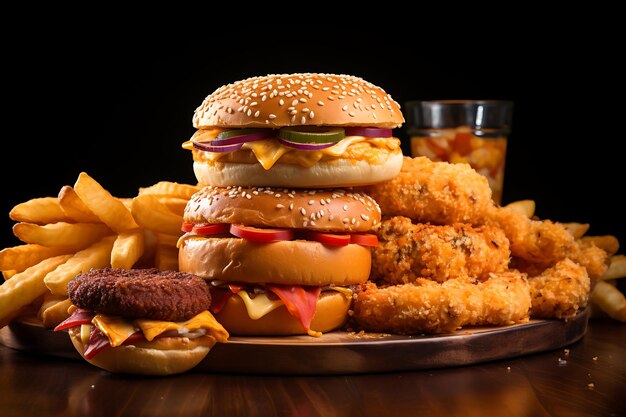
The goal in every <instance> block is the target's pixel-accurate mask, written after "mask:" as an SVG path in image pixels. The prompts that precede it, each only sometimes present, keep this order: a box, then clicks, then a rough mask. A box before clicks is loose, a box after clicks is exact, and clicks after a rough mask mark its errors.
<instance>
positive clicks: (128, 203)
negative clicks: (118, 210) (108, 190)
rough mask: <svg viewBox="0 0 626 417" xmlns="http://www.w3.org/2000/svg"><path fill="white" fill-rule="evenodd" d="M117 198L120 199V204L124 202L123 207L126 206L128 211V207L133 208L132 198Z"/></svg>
mask: <svg viewBox="0 0 626 417" xmlns="http://www.w3.org/2000/svg"><path fill="white" fill-rule="evenodd" d="M118 200H120V201H121V202H122V204H124V207H126V208H127V209H128V211H130V209H131V208H133V199H132V198H118Z"/></svg>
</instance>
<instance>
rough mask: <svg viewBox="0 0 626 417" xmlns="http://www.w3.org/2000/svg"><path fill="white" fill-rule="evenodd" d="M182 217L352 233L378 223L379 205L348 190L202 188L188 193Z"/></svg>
mask: <svg viewBox="0 0 626 417" xmlns="http://www.w3.org/2000/svg"><path fill="white" fill-rule="evenodd" d="M184 220H185V221H187V222H193V223H211V224H215V223H230V224H233V223H234V224H243V225H246V226H258V227H274V228H292V229H308V230H317V231H320V232H350V233H354V232H368V231H370V230H372V228H373V227H374V226H376V225H377V224H379V223H380V209H379V208H378V204H376V202H375V201H374V200H373V199H372V198H370V197H369V196H368V195H366V194H364V193H360V192H356V191H350V190H333V189H331V190H289V189H283V188H280V189H278V188H270V187H232V188H231V187H227V188H225V187H212V186H208V187H205V188H203V189H202V190H200V191H198V192H197V193H196V194H194V195H193V196H192V197H191V199H190V200H189V202H188V203H187V207H186V208H185V214H184Z"/></svg>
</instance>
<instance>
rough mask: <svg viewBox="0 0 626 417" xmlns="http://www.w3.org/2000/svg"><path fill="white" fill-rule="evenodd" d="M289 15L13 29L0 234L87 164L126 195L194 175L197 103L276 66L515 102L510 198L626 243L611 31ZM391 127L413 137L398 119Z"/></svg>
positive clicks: (404, 89) (391, 87)
mask: <svg viewBox="0 0 626 417" xmlns="http://www.w3.org/2000/svg"><path fill="white" fill-rule="evenodd" d="M296 20H297V19H296ZM334 22H335V23H336V22H337V20H334ZM339 22H345V21H342V20H339ZM293 23H294V24H293V25H287V24H285V25H283V26H281V28H280V30H278V31H276V33H273V32H272V33H269V32H264V31H259V30H252V29H259V28H258V27H256V28H249V27H248V29H250V30H248V31H240V29H241V28H237V31H239V32H237V35H234V31H235V28H234V27H231V28H230V29H227V30H220V29H219V28H216V27H213V26H212V25H209V24H208V23H205V25H204V26H201V28H200V29H201V30H197V31H195V30H194V31H192V30H183V31H181V30H179V29H174V28H173V27H170V26H168V25H163V24H158V25H157V24H155V25H154V27H148V28H145V29H144V28H142V29H141V30H140V29H138V28H137V27H134V26H133V25H129V26H128V25H127V26H124V25H118V23H116V22H113V21H111V22H109V23H108V24H107V25H105V26H92V25H91V22H89V21H83V23H81V24H80V25H78V26H76V27H69V28H68V27H62V25H61V24H59V25H58V26H55V28H54V30H39V31H38V32H37V33H36V34H35V36H34V38H33V40H32V41H28V42H25V41H23V40H22V41H20V42H19V43H12V42H7V44H6V45H5V50H4V58H5V59H4V62H5V64H4V69H5V71H6V72H7V75H5V79H4V84H5V88H4V97H3V104H4V106H5V109H6V110H4V127H5V129H4V131H5V133H4V135H3V136H4V138H3V140H2V144H1V145H0V146H1V149H2V152H1V155H2V164H0V167H1V168H0V169H1V170H2V171H1V172H0V178H1V179H2V190H3V191H4V196H3V198H2V199H1V201H0V212H1V213H4V215H3V216H2V217H1V218H2V221H1V222H0V238H1V242H0V243H1V244H2V245H1V246H2V247H5V246H11V245H15V244H18V243H19V242H18V241H17V239H15V238H14V237H13V235H12V233H11V226H12V224H13V222H12V221H11V220H10V219H9V218H8V212H9V210H10V209H11V207H13V206H14V205H15V204H17V203H19V202H22V201H25V200H28V199H30V198H34V197H42V196H53V195H56V194H57V193H58V191H59V189H60V188H61V186H63V185H66V184H69V185H72V184H73V183H74V181H75V180H76V178H77V176H78V174H79V173H80V172H81V171H85V172H87V173H89V174H90V175H91V176H92V177H94V178H95V179H96V180H97V181H99V182H100V183H101V184H102V185H103V186H104V187H105V188H107V189H108V190H109V191H110V192H111V193H113V194H114V195H116V196H120V197H126V196H133V195H134V194H135V193H136V192H137V189H138V187H140V186H147V185H150V184H153V183H155V182H157V181H160V180H169V181H178V182H195V179H194V177H193V171H192V161H191V154H190V153H189V152H188V151H184V150H183V149H181V147H180V144H181V143H182V142H183V141H185V140H186V139H188V138H189V137H190V136H191V134H192V133H193V131H194V129H193V127H192V124H191V118H192V115H193V111H194V109H195V108H196V107H197V106H198V105H199V104H200V103H201V102H202V100H203V98H204V97H205V96H206V95H208V94H210V93H211V92H212V91H214V90H215V89H216V88H218V87H219V86H221V85H223V84H226V83H229V82H233V81H236V80H239V79H242V78H245V77H249V76H254V75H263V74H267V73H283V72H330V73H348V74H353V75H357V76H361V77H363V78H365V79H366V80H368V81H371V82H373V83H374V84H377V85H380V86H382V87H383V88H384V89H385V90H386V91H387V92H389V93H391V95H392V96H393V97H394V98H395V99H396V100H397V101H398V102H399V103H400V104H403V103H404V102H406V101H408V100H415V99H509V100H513V101H514V104H515V110H514V119H513V131H512V134H511V136H510V140H509V148H508V156H507V157H508V159H507V166H506V175H505V186H504V202H505V203H506V202H510V201H513V200H517V199H525V198H529V199H534V200H536V202H537V214H538V215H539V216H540V217H542V218H550V219H554V220H559V221H565V222H569V221H578V222H588V223H590V224H591V230H590V232H589V233H590V234H614V235H616V236H618V238H620V239H621V241H622V242H626V233H625V232H626V230H625V228H624V219H623V216H622V212H623V205H622V204H620V203H619V202H618V201H619V200H621V199H622V194H623V189H624V186H623V179H624V165H623V164H624V154H623V151H621V149H623V145H622V144H623V142H624V140H625V139H624V129H625V128H624V123H623V120H622V119H620V118H619V112H618V111H617V110H616V107H613V105H612V104H610V103H611V100H612V99H613V98H614V97H616V96H619V91H621V90H623V86H622V84H623V76H619V77H618V76H617V73H618V70H619V67H618V65H617V64H616V63H615V58H613V57H614V56H616V55H615V54H616V53H617V51H618V50H616V49H612V47H611V45H610V44H609V43H608V42H613V40H614V39H615V38H613V37H612V36H610V34H602V33H598V32H594V33H593V34H590V33H588V32H586V31H584V30H570V29H568V31H567V32H564V31H562V30H560V29H558V30H557V29H556V28H553V27H551V26H550V25H547V24H545V25H542V24H539V26H540V27H537V24H538V23H537V22H529V24H528V25H527V26H524V28H522V29H519V30H518V29H516V28H513V27H507V26H506V25H504V26H500V27H497V28H496V27H491V26H483V28H482V29H479V30H477V29H476V28H472V27H471V25H470V26H467V27H460V28H458V30H456V31H453V32H446V33H443V32H442V31H441V30H433V29H432V28H431V29H425V28H421V27H420V26H419V25H415V26H414V27H411V26H409V27H408V28H409V30H402V28H401V27H398V28H394V27H388V26H381V25H378V26H376V27H374V26H372V27H370V26H367V27H361V26H354V27H348V26H343V27H341V28H338V29H337V30H335V31H333V30H331V29H327V28H322V27H318V28H313V29H310V28H309V29H308V30H306V31H301V30H298V26H297V24H296V23H297V22H295V21H294V22H293ZM531 23H532V24H531ZM200 24H201V22H196V23H195V24H193V25H192V24H190V25H189V26H190V27H191V26H195V27H197V26H198V25H200ZM442 24H443V23H442ZM240 25H245V23H240ZM409 25H410V24H409ZM404 28H405V29H406V28H407V26H404ZM442 28H443V26H442V27H440V29H442ZM530 35H532V36H530ZM236 36H241V38H240V39H238V38H237V37H236ZM447 36H449V37H450V38H449V39H448V38H447ZM396 134H397V136H399V137H400V138H401V139H403V140H405V141H406V139H407V138H406V134H405V131H404V129H398V130H397V132H396ZM406 145H408V143H407V142H405V149H408V147H406Z"/></svg>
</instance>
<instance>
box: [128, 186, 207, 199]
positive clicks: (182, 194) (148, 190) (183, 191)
mask: <svg viewBox="0 0 626 417" xmlns="http://www.w3.org/2000/svg"><path fill="white" fill-rule="evenodd" d="M201 189H202V187H201V186H197V185H190V184H179V183H177V182H171V181H160V182H157V183H156V184H154V185H151V186H149V187H145V188H140V189H139V195H145V194H152V195H165V196H168V197H177V198H182V199H185V200H189V199H190V198H191V196H192V195H194V194H195V193H197V192H198V191H200V190H201Z"/></svg>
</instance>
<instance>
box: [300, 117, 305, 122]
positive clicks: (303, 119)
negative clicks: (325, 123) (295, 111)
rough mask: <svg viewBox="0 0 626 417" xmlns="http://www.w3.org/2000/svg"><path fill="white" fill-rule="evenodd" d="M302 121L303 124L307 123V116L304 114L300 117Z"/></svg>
mask: <svg viewBox="0 0 626 417" xmlns="http://www.w3.org/2000/svg"><path fill="white" fill-rule="evenodd" d="M300 122H301V123H302V124H305V123H306V116H302V118H301V119H300Z"/></svg>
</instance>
